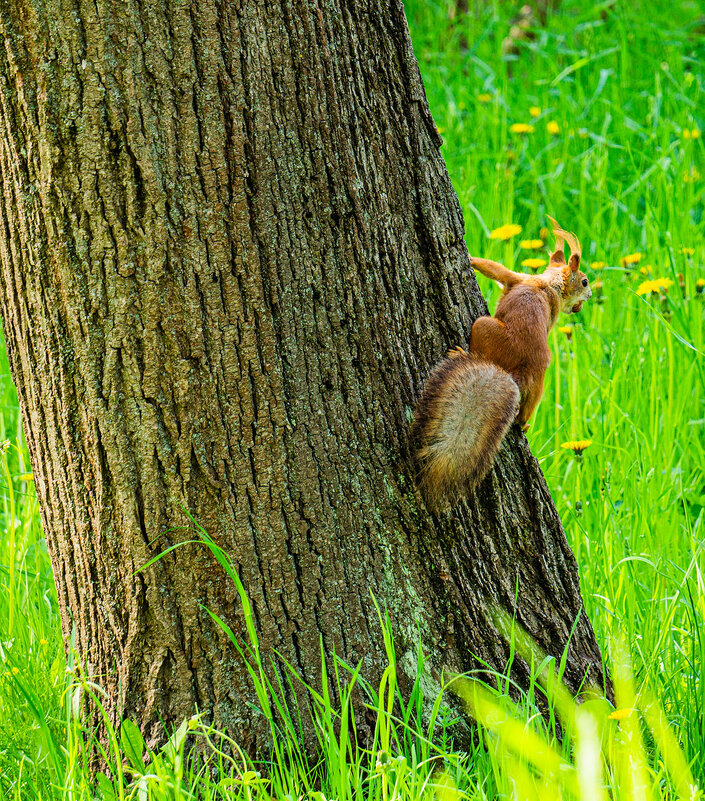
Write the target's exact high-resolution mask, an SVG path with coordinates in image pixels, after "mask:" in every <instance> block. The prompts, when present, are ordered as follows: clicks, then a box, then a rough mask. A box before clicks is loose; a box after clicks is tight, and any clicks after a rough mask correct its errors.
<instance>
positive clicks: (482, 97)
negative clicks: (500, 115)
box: [477, 92, 492, 103]
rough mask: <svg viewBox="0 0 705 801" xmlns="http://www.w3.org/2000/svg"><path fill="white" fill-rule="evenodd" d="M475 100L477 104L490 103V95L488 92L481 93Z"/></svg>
mask: <svg viewBox="0 0 705 801" xmlns="http://www.w3.org/2000/svg"><path fill="white" fill-rule="evenodd" d="M477 100H478V102H479V103H491V102H492V95H491V94H490V93H489V92H483V93H482V94H481V95H478V96H477Z"/></svg>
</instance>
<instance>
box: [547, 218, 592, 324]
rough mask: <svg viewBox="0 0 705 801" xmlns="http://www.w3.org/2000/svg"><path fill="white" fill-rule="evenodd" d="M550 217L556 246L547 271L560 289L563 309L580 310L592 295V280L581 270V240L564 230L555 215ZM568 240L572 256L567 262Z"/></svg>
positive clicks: (566, 310)
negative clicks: (554, 217)
mask: <svg viewBox="0 0 705 801" xmlns="http://www.w3.org/2000/svg"><path fill="white" fill-rule="evenodd" d="M548 219H549V220H550V221H551V222H552V223H553V233H554V235H555V237H556V247H555V249H554V251H553V253H552V254H551V260H550V262H549V264H548V267H547V269H546V273H548V274H549V276H550V277H551V283H552V284H554V285H555V286H556V288H558V289H559V290H560V293H561V311H562V312H565V313H566V314H570V313H571V312H579V311H580V309H582V307H583V303H584V302H585V301H586V300H589V299H590V298H591V297H592V291H591V290H590V282H589V281H588V279H587V276H586V275H585V273H583V272H581V271H580V255H581V248H580V242H579V241H578V238H577V237H576V236H575V234H571V233H569V232H568V231H564V230H563V229H562V228H561V227H560V226H559V225H558V223H557V222H556V221H555V220H554V219H553V217H549V218H548ZM566 242H567V243H568V245H570V258H569V259H568V261H567V262H566V259H565V243H566Z"/></svg>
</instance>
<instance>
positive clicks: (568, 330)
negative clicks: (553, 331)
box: [558, 325, 573, 342]
mask: <svg viewBox="0 0 705 801" xmlns="http://www.w3.org/2000/svg"><path fill="white" fill-rule="evenodd" d="M558 330H559V331H560V332H561V334H565V335H566V337H567V338H568V342H570V340H571V339H572V338H573V326H572V325H560V326H558Z"/></svg>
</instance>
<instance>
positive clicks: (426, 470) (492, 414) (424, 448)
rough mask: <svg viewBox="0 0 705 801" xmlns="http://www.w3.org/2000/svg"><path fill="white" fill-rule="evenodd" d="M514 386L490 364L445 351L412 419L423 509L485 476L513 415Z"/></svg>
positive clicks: (515, 403) (452, 496)
mask: <svg viewBox="0 0 705 801" xmlns="http://www.w3.org/2000/svg"><path fill="white" fill-rule="evenodd" d="M518 406H519V387H518V386H517V384H516V382H515V381H514V379H513V378H512V377H511V376H510V375H509V374H508V373H506V372H505V371H504V370H502V369H501V368H500V367H497V366H496V365H494V364H491V363H490V362H486V361H484V360H483V359H481V358H480V357H478V356H475V355H473V354H471V353H465V352H464V351H460V350H458V351H451V355H449V356H448V357H447V358H446V359H444V360H443V361H442V362H441V363H440V364H438V365H437V366H436V367H435V368H434V370H433V372H432V373H431V375H430V376H429V378H428V380H427V381H426V384H425V386H424V389H423V392H422V393H421V397H420V398H419V401H418V403H417V405H416V412H415V414H414V425H413V436H414V441H415V444H416V447H417V461H418V465H419V476H418V485H419V489H420V490H421V492H422V493H423V495H424V498H425V499H426V502H427V503H428V504H429V506H433V507H435V506H438V505H439V504H440V503H441V502H442V501H443V500H446V501H452V500H454V499H457V498H458V496H459V495H461V494H462V493H463V492H465V491H467V490H468V489H471V488H472V487H475V486H477V485H478V484H479V483H480V481H482V479H483V478H484V477H485V475H486V474H487V472H488V471H489V469H490V467H492V463H493V461H494V458H495V455H496V454H497V451H498V450H499V446H500V444H501V442H502V439H503V438H504V435H505V434H506V433H507V429H508V428H509V426H510V425H511V424H512V422H513V420H514V418H515V417H516V414H517V409H518Z"/></svg>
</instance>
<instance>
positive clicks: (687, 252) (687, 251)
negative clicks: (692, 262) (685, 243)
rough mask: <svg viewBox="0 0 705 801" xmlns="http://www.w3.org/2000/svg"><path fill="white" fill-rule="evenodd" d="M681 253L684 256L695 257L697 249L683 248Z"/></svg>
mask: <svg viewBox="0 0 705 801" xmlns="http://www.w3.org/2000/svg"><path fill="white" fill-rule="evenodd" d="M681 253H682V254H683V255H684V256H693V255H694V254H695V248H681Z"/></svg>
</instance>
